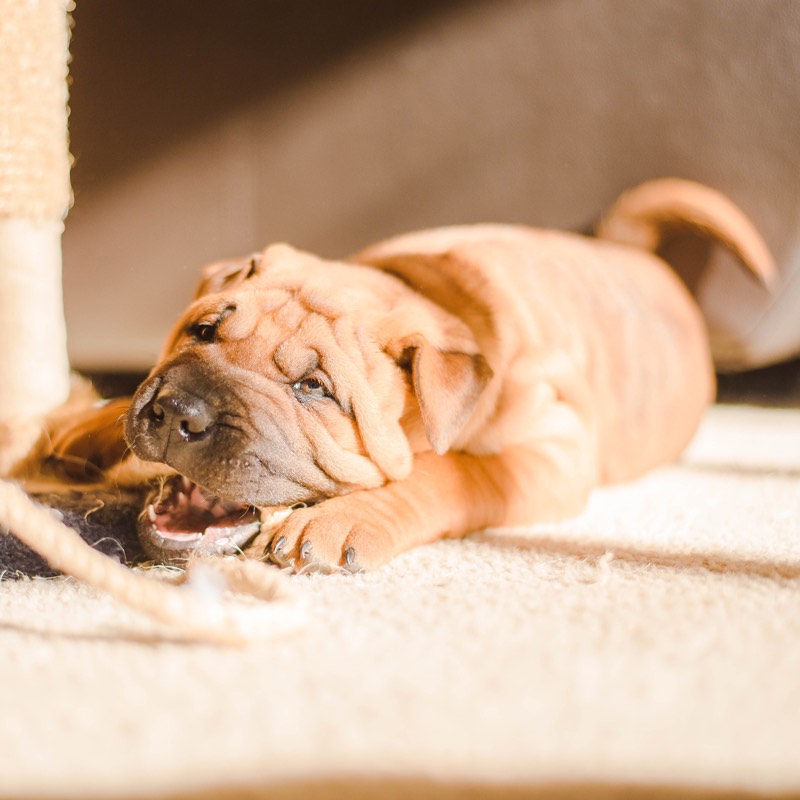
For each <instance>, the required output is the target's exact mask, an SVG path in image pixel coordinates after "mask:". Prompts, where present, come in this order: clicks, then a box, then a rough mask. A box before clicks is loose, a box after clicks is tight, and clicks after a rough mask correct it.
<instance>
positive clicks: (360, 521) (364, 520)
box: [247, 494, 402, 572]
mask: <svg viewBox="0 0 800 800" xmlns="http://www.w3.org/2000/svg"><path fill="white" fill-rule="evenodd" d="M401 531H402V526H401V525H398V521H397V520H396V519H387V518H386V517H385V511H384V515H383V516H382V515H381V514H380V512H379V511H378V510H377V509H376V508H375V504H373V503H371V502H370V501H369V499H368V498H367V497H366V496H364V494H353V495H348V496H346V497H334V498H331V499H329V500H325V501H323V502H321V503H319V504H318V505H315V506H311V507H310V508H299V509H297V510H295V511H293V512H292V513H291V514H290V515H289V517H288V518H287V519H286V521H285V522H283V523H282V524H281V525H279V526H278V527H277V528H275V529H273V530H272V531H270V532H269V533H266V534H262V535H260V536H259V537H258V538H257V539H256V540H255V541H254V542H253V544H252V545H251V546H250V548H248V551H247V553H248V555H249V556H251V557H255V558H263V557H264V556H267V557H268V558H269V559H270V561H272V562H274V563H275V564H278V565H279V566H282V567H291V569H292V570H293V571H294V572H300V571H301V570H304V571H305V570H307V571H320V572H334V571H340V570H344V571H347V572H358V571H360V570H362V569H370V568H372V567H377V566H380V565H381V564H385V563H386V562H387V561H388V560H389V559H390V558H391V557H392V556H393V555H395V554H396V553H397V552H398V550H399V549H402V547H400V546H399V543H400V541H401V540H402V536H401Z"/></svg>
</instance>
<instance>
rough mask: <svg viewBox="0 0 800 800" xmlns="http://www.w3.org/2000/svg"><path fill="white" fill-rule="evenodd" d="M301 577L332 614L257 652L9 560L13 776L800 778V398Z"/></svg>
mask: <svg viewBox="0 0 800 800" xmlns="http://www.w3.org/2000/svg"><path fill="white" fill-rule="evenodd" d="M293 584H294V586H295V589H296V593H297V595H298V602H303V603H305V604H306V605H307V608H308V613H309V625H308V628H307V630H306V631H305V632H304V633H302V634H300V635H297V636H296V637H294V638H292V639H290V640H286V641H282V642H278V643H273V644H271V645H265V646H257V647H252V648H250V649H246V650H235V649H220V648H214V647H210V646H198V645H189V644H182V643H179V642H175V641H166V642H164V641H162V642H159V643H153V642H148V641H147V636H148V635H150V634H151V633H152V632H153V628H152V627H151V626H150V625H149V623H146V622H142V621H140V620H139V619H138V618H137V617H136V616H135V615H133V614H132V613H131V612H128V611H126V610H124V609H120V608H119V607H117V606H116V605H115V604H114V603H112V602H111V601H108V600H106V599H105V598H103V597H100V596H98V595H97V594H96V593H94V592H92V591H89V590H86V589H84V588H83V587H81V586H78V585H76V584H74V583H73V582H70V581H65V580H61V579H57V580H52V581H44V580H33V581H22V582H4V583H2V584H0V620H2V622H0V652H2V662H0V664H1V665H0V676H1V677H2V680H0V710H2V714H1V715H0V796H1V797H2V798H8V797H68V796H69V797H80V798H91V797H96V796H104V797H139V796H150V795H155V796H169V797H175V798H177V797H181V798H184V797H186V798H188V797H197V798H212V797H242V798H251V797H252V798H255V797H262V796H263V797H266V796H269V797H297V798H300V797H341V798H345V797H381V798H383V797H404V796H412V795H413V796H414V797H423V796H431V797H484V796H490V795H492V796H507V797H523V796H533V797H537V798H539V797H590V798H594V797H602V798H606V797H617V796H625V797H639V796H642V797H650V796H653V797H665V796H673V795H675V796H690V797H695V796H705V795H707V794H708V795H712V796H717V795H720V794H725V796H728V793H733V794H735V795H736V796H739V795H742V796H747V795H748V794H749V793H768V794H778V795H792V794H794V795H797V796H800V411H777V410H772V411H766V410H755V409H747V408H738V409H737V408H732V407H717V408H715V409H713V410H712V412H711V413H710V414H709V417H708V418H707V420H706V422H705V425H704V427H703V429H702V431H701V433H700V435H699V437H698V439H697V440H696V442H695V444H694V445H693V447H692V449H691V450H690V452H689V453H688V454H687V457H686V459H685V460H684V462H683V463H682V464H680V465H677V466H675V467H670V468H668V469H664V470H662V471H660V472H657V473H655V474H652V475H651V476H649V477H647V478H645V479H644V480H642V481H640V482H638V483H636V484H634V485H630V486H625V487H617V488H613V489H608V490H604V491H602V492H599V493H597V494H596V495H595V497H594V499H593V501H592V503H591V506H590V508H589V510H588V511H587V513H586V514H585V515H583V516H582V517H581V518H579V519H577V520H574V521H572V522H569V523H566V524H563V525H560V526H547V527H540V528H537V529H535V530H533V531H527V532H525V536H523V535H522V532H508V531H506V532H502V533H500V532H497V533H493V534H490V533H483V534H477V535H474V536H473V537H471V538H470V539H468V540H466V541H454V542H445V543H440V544H437V545H434V546H430V547H427V548H423V549H420V550H417V551H416V552H412V553H409V554H407V555H405V556H403V557H402V558H400V559H398V560H396V561H395V562H394V563H393V564H391V565H390V566H388V567H386V568H384V569H382V570H380V571H377V572H374V573H371V574H365V575H359V576H354V577H345V576H332V577H323V576H310V577H300V578H295V579H293Z"/></svg>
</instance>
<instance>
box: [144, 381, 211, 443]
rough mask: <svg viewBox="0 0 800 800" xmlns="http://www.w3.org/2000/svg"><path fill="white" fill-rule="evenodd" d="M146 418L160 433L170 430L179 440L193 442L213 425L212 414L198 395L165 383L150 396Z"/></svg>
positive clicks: (202, 436)
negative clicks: (150, 402) (148, 416)
mask: <svg viewBox="0 0 800 800" xmlns="http://www.w3.org/2000/svg"><path fill="white" fill-rule="evenodd" d="M150 420H151V422H152V423H153V424H154V426H155V427H156V428H160V429H161V433H162V435H164V434H168V433H171V432H173V431H174V432H175V433H177V434H178V435H179V436H180V437H181V439H182V440H183V441H185V442H195V441H198V440H200V439H202V438H204V436H205V434H207V433H208V432H209V431H210V430H211V428H213V427H214V423H215V422H216V414H215V412H214V409H213V408H212V407H211V406H210V405H209V404H208V403H206V401H205V400H203V399H202V398H201V397H198V396H197V395H195V394H190V393H189V392H186V391H184V390H183V389H180V388H179V387H177V386H169V385H167V386H163V387H162V388H161V389H160V390H159V391H158V393H157V394H156V396H155V398H153V402H152V405H151V406H150Z"/></svg>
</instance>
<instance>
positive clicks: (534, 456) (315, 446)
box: [53, 179, 774, 570]
mask: <svg viewBox="0 0 800 800" xmlns="http://www.w3.org/2000/svg"><path fill="white" fill-rule="evenodd" d="M675 226H679V227H687V226H688V227H689V228H694V229H696V230H698V231H700V232H702V233H703V234H704V235H707V236H709V237H711V238H712V239H715V240H717V241H719V242H721V243H722V244H724V245H725V246H727V247H728V248H730V249H731V250H732V251H733V252H734V253H735V254H736V255H737V256H738V257H739V259H740V260H741V261H742V263H743V264H744V265H745V266H746V267H747V268H749V270H750V271H751V272H752V273H753V274H754V275H755V276H756V278H757V279H759V280H761V281H762V282H764V283H768V282H769V281H770V280H771V279H772V277H773V272H774V267H773V265H772V261H771V258H770V255H769V253H768V251H767V248H766V247H765V245H764V243H763V241H762V240H761V238H760V237H759V235H758V233H757V232H756V231H755V229H754V228H753V226H752V225H751V223H750V222H749V221H748V220H747V219H746V218H745V217H744V215H743V214H742V213H741V212H740V211H739V210H738V209H737V208H736V207H735V206H734V205H733V204H732V203H731V202H730V201H728V200H727V199H726V198H724V197H723V196H721V195H720V194H718V193H717V192H715V191H713V190H711V189H709V188H706V187H703V186H700V185H698V184H694V183H690V182H687V181H681V180H676V179H664V180H658V181H653V182H650V183H647V184H643V185H642V186H640V187H638V188H636V189H633V190H631V191H630V192H628V193H627V194H625V195H623V196H622V198H621V199H620V200H619V201H618V202H617V204H616V205H615V206H614V207H613V208H612V209H611V211H610V212H609V213H608V215H607V216H606V218H605V219H604V220H603V221H602V222H601V224H600V225H599V228H598V234H597V238H587V237H583V236H579V235H575V234H569V233H563V232H556V231H550V230H536V229H531V228H525V227H518V226H507V225H470V226H462V227H448V228H440V229H436V230H430V231H424V232H419V233H411V234H408V235H403V236H399V237H397V238H394V239H391V240H389V241H385V242H381V243H379V244H377V245H374V246H372V247H369V248H367V249H366V250H364V251H362V252H360V253H358V254H357V255H355V256H354V257H352V258H351V259H348V260H347V261H346V262H343V261H329V260H324V259H321V258H318V257H316V256H314V255H311V254H309V253H305V252H300V251H298V250H295V249H293V248H292V247H289V246H288V245H285V244H276V245H272V246H270V247H268V248H266V249H265V250H264V251H263V252H262V253H259V254H257V255H254V256H252V257H248V258H243V259H241V260H235V261H227V262H223V263H218V264H213V265H211V266H209V267H207V268H206V269H205V271H204V273H203V277H202V280H201V282H200V285H199V287H198V290H197V295H196V299H195V300H194V302H192V304H191V305H190V306H189V307H188V309H187V310H186V311H185V313H184V314H183V315H182V316H181V318H180V319H179V320H178V322H177V324H176V325H175V327H174V329H173V330H172V332H171V334H170V335H169V337H168V339H167V342H166V344H165V346H164V349H163V352H162V354H161V357H160V359H159V361H158V363H157V364H156V366H155V368H154V369H153V371H152V372H151V374H150V375H149V377H148V378H147V379H146V380H145V381H144V383H143V384H142V385H141V386H140V388H139V389H138V391H137V392H136V394H135V396H134V397H133V398H132V399H131V400H129V401H128V400H123V401H116V402H114V403H111V404H110V405H107V406H105V407H103V408H100V409H97V410H92V411H91V412H88V413H87V414H86V415H84V416H82V417H81V418H79V419H76V418H72V419H71V420H70V422H69V424H66V425H63V426H61V428H60V429H59V430H56V431H55V432H54V433H53V447H54V451H55V456H56V457H57V458H61V459H63V460H65V461H74V460H75V458H76V457H78V458H80V459H83V460H85V461H86V462H89V463H93V464H95V465H96V466H98V467H100V468H103V469H106V468H108V467H110V466H112V465H113V464H114V463H115V462H117V461H120V460H123V461H124V460H125V459H129V456H128V455H126V453H127V449H128V447H129V448H130V451H132V453H133V455H134V456H135V457H136V458H137V459H139V460H141V461H144V462H157V463H158V464H159V465H162V466H161V467H159V469H160V470H161V471H162V472H163V473H164V474H165V475H167V476H168V477H166V478H165V479H163V480H162V481H161V484H160V486H159V488H158V490H157V493H156V495H155V496H154V497H153V498H151V500H150V501H149V502H148V503H147V507H146V509H145V512H144V513H143V518H142V528H141V532H142V535H143V539H144V542H145V544H146V545H147V546H148V548H149V550H150V552H151V553H152V554H153V555H154V556H155V557H157V558H161V559H173V558H176V557H181V556H186V555H187V554H188V553H190V552H191V551H193V550H205V551H224V550H226V549H228V550H230V549H231V548H245V547H246V548H247V551H246V552H247V553H248V554H249V555H254V556H256V557H267V558H269V559H270V560H272V561H274V562H275V563H277V564H279V565H282V566H290V567H292V568H293V569H294V570H300V569H302V568H304V567H307V568H309V569H322V570H329V569H337V568H341V569H345V570H358V569H361V568H370V567H375V566H377V565H380V564H383V563H384V562H386V561H387V560H388V559H390V558H391V557H392V556H394V555H395V554H397V553H399V552H401V551H403V550H406V549H408V548H410V547H413V546H415V545H420V544H424V543H426V542H432V541H434V540H436V539H439V538H441V537H457V536H463V535H464V534H466V533H468V532H470V531H474V530H477V529H481V528H485V527H490V526H491V527H497V526H506V525H526V524H530V523H537V522H543V521H553V520H560V519H563V518H565V517H569V516H571V515H576V514H578V513H579V512H580V511H581V510H582V509H583V507H584V504H585V503H586V499H587V495H588V494H589V492H590V491H591V490H592V489H593V488H594V487H596V486H599V485H602V484H608V483H613V482H618V481H625V480H629V479H632V478H635V477H636V476H638V475H640V474H641V473H643V472H644V471H645V470H648V469H650V468H652V467H656V466H658V465H660V464H664V463H665V462H669V461H670V460H672V459H675V458H676V457H677V456H678V455H679V454H680V452H681V450H682V449H683V448H684V446H685V445H686V444H687V442H688V441H689V440H690V438H691V437H692V435H693V432H694V431H695V428H696V426H697V424H698V421H699V419H700V417H701V415H702V413H703V410H704V408H705V407H706V405H707V404H708V403H709V401H711V400H712V399H713V396H714V371H713V366H712V361H711V357H710V354H709V345H708V339H707V333H706V329H705V325H704V322H703V319H702V317H701V315H700V312H699V310H698V307H697V305H696V303H695V302H694V300H693V298H692V296H691V295H690V293H689V292H688V290H687V289H686V288H685V286H684V284H683V283H682V282H681V280H679V279H678V278H677V277H676V275H675V274H674V273H673V271H672V270H671V269H670V267H669V266H668V265H667V264H666V263H664V262H663V261H662V260H661V259H659V258H658V257H656V256H655V255H654V254H653V252H654V251H655V250H656V249H657V247H658V245H659V242H660V241H661V240H662V236H663V235H664V232H665V231H669V230H670V229H671V228H674V227H675ZM123 414H124V419H123V417H122V415H123ZM123 432H124V440H123ZM126 443H127V444H126ZM163 465H166V466H163ZM117 469H119V468H117ZM275 509H286V510H287V511H288V510H289V509H292V510H291V513H286V514H278V515H276V514H275V513H273V512H274V510H275ZM265 519H269V521H270V522H269V524H266V523H265V522H264V520H265Z"/></svg>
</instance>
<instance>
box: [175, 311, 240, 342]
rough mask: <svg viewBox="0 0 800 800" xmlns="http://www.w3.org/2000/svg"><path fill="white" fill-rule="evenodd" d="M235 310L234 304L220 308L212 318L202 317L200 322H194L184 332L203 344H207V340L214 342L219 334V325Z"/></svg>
mask: <svg viewBox="0 0 800 800" xmlns="http://www.w3.org/2000/svg"><path fill="white" fill-rule="evenodd" d="M234 311H236V306H235V305H229V306H227V307H226V308H224V309H222V311H221V312H219V314H217V315H216V316H215V317H214V318H212V319H208V318H206V319H204V320H201V321H200V322H195V323H193V324H192V325H189V327H188V328H187V329H186V332H187V333H188V334H189V336H191V337H192V338H193V339H194V340H195V341H196V342H203V343H204V344H208V343H209V342H216V341H217V335H218V334H219V326H220V325H221V324H222V323H223V322H224V321H225V320H226V319H227V318H228V317H229V316H230V315H231V314H233V312H234Z"/></svg>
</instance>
